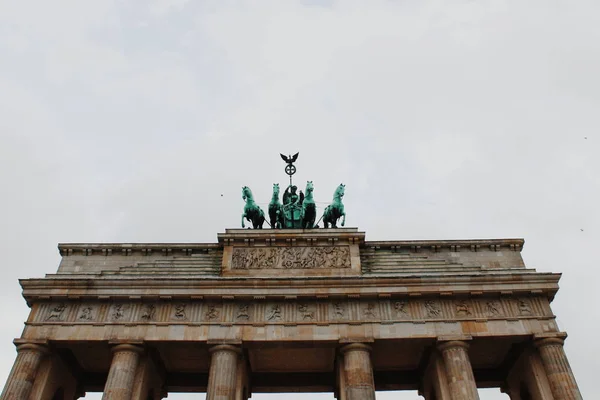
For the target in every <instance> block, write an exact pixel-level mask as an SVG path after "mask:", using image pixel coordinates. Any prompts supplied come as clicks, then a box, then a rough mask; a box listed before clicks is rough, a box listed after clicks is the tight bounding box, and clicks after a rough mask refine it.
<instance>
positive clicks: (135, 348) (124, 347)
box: [110, 343, 144, 354]
mask: <svg viewBox="0 0 600 400" xmlns="http://www.w3.org/2000/svg"><path fill="white" fill-rule="evenodd" d="M110 351H111V352H112V353H113V354H114V353H119V352H122V351H130V352H133V353H137V354H143V353H144V346H142V345H140V344H137V343H119V344H115V345H114V346H113V347H112V348H111V349H110Z"/></svg>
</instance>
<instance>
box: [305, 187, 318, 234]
mask: <svg viewBox="0 0 600 400" xmlns="http://www.w3.org/2000/svg"><path fill="white" fill-rule="evenodd" d="M313 190H314V187H313V183H312V181H306V190H305V191H304V192H305V195H304V201H303V202H302V229H313V228H314V227H315V219H316V217H317V205H316V204H315V199H314V198H313Z"/></svg>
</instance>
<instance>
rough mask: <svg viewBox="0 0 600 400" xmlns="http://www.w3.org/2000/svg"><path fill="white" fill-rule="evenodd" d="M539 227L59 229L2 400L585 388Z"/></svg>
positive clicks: (30, 284) (438, 394)
mask: <svg viewBox="0 0 600 400" xmlns="http://www.w3.org/2000/svg"><path fill="white" fill-rule="evenodd" d="M522 247H523V240H522V239H495V240H444V241H436V240H431V241H377V242H375V241H366V240H365V234H364V233H363V232H360V231H358V230H357V229H356V228H338V229H307V230H302V229H277V230H275V229H257V230H243V229H232V230H227V231H226V232H225V233H222V234H219V235H218V243H207V244H190V243H170V244H169V243H154V244H149V243H143V244H125V243H115V244H60V245H59V250H60V253H61V255H62V261H61V263H60V266H59V268H58V271H57V273H56V274H50V275H47V276H46V277H45V278H39V279H23V280H21V286H22V288H23V296H24V298H25V300H26V301H27V304H28V305H29V306H30V308H31V312H30V315H29V317H28V318H27V321H26V323H25V329H24V331H23V334H22V336H21V337H20V338H18V339H15V345H16V347H17V355H16V360H15V363H14V366H13V369H12V371H11V373H10V375H9V377H8V380H7V382H6V385H5V387H4V391H3V392H2V395H1V399H2V400H9V399H10V400H74V399H77V398H79V397H82V396H84V395H85V393H86V392H89V391H102V392H103V393H104V396H103V399H105V400H158V399H162V398H165V397H166V396H167V394H168V393H169V392H206V393H207V398H208V399H211V400H246V399H248V398H249V397H250V396H251V395H252V394H253V393H260V392H303V391H305V392H315V391H318V392H321V391H329V392H333V393H334V394H335V396H336V398H337V399H339V400H363V399H375V391H376V390H403V389H410V390H418V391H419V393H420V394H422V395H423V396H424V397H425V399H427V400H473V399H478V394H477V388H478V387H479V388H485V387H500V388H501V389H502V390H503V391H505V392H506V393H507V394H508V395H509V396H510V398H511V399H513V400H529V399H533V400H563V399H582V397H581V394H580V392H579V389H578V387H577V383H576V381H575V378H574V376H573V373H572V371H571V368H570V366H569V362H568V360H567V357H566V355H565V352H564V349H563V343H564V340H565V338H566V334H565V333H564V332H561V331H560V330H559V329H558V326H557V324H556V321H555V319H556V317H555V315H554V314H553V313H552V309H551V307H550V303H551V301H552V299H553V298H554V296H555V294H556V292H557V290H558V280H559V278H560V274H555V273H540V272H536V271H535V270H532V269H528V268H526V267H525V265H524V263H523V260H522V258H521V249H522Z"/></svg>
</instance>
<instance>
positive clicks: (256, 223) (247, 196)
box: [242, 186, 265, 229]
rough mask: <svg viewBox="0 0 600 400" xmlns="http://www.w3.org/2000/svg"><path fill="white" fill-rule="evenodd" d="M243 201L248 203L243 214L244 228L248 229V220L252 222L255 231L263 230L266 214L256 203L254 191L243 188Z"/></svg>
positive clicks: (246, 187)
mask: <svg viewBox="0 0 600 400" xmlns="http://www.w3.org/2000/svg"><path fill="white" fill-rule="evenodd" d="M242 199H244V201H245V202H246V205H245V206H244V213H243V214H242V228H245V227H246V225H245V224H244V219H247V220H248V221H251V222H252V227H253V228H254V229H262V226H263V224H264V222H265V213H264V211H263V210H262V209H261V208H260V207H259V206H258V204H256V202H255V201H254V196H252V191H251V190H250V188H249V187H248V186H244V187H242Z"/></svg>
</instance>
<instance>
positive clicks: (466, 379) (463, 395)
mask: <svg viewBox="0 0 600 400" xmlns="http://www.w3.org/2000/svg"><path fill="white" fill-rule="evenodd" d="M468 348H469V344H468V343H467V342H464V341H462V340H452V341H449V342H441V343H439V344H438V349H439V350H440V352H441V353H442V357H443V358H444V366H445V368H446V377H447V378H448V385H449V386H450V395H451V396H452V399H453V400H479V394H478V393H477V384H476V383H475V377H474V376H473V368H472V367H471V361H470V360H469V354H468V353H467V350H468Z"/></svg>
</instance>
